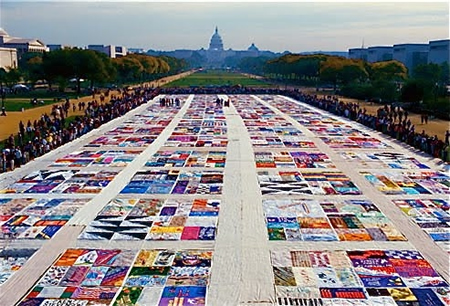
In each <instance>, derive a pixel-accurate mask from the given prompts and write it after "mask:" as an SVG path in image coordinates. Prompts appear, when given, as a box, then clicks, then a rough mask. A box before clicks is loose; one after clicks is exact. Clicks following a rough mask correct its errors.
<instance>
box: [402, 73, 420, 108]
mask: <svg viewBox="0 0 450 306" xmlns="http://www.w3.org/2000/svg"><path fill="white" fill-rule="evenodd" d="M424 96H425V85H424V83H423V82H421V81H419V80H414V79H413V80H409V81H407V82H406V83H405V85H403V87H402V91H401V99H402V101H403V102H412V103H419V102H420V101H423V99H424Z"/></svg>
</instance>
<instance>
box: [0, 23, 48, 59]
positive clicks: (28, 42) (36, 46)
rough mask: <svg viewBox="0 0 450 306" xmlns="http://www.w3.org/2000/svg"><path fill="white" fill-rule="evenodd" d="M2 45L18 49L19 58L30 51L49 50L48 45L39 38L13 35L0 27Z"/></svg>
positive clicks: (40, 51)
mask: <svg viewBox="0 0 450 306" xmlns="http://www.w3.org/2000/svg"><path fill="white" fill-rule="evenodd" d="M0 47H2V48H12V49H16V50H17V58H19V59H20V57H21V56H22V55H23V54H25V53H28V52H38V53H44V52H46V51H48V48H47V46H46V45H45V44H44V43H43V42H42V41H40V40H39V39H34V38H33V39H30V38H21V37H13V36H10V35H9V34H8V33H7V32H6V31H5V30H3V29H2V28H0Z"/></svg>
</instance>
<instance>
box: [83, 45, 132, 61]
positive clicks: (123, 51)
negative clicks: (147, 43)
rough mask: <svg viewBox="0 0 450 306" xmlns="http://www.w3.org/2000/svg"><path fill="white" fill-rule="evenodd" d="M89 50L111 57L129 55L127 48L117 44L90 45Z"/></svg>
mask: <svg viewBox="0 0 450 306" xmlns="http://www.w3.org/2000/svg"><path fill="white" fill-rule="evenodd" d="M87 48H88V49H89V50H94V51H97V52H101V53H105V54H106V55H108V57H109V58H116V57H122V56H125V55H127V48H126V47H124V46H115V45H107V46H105V45H88V47H87Z"/></svg>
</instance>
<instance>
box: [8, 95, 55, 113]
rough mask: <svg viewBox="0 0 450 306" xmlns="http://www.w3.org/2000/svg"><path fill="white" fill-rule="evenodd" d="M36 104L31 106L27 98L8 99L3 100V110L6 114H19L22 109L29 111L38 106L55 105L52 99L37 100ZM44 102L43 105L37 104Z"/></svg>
mask: <svg viewBox="0 0 450 306" xmlns="http://www.w3.org/2000/svg"><path fill="white" fill-rule="evenodd" d="M37 100H38V104H37V105H33V104H31V103H30V99H28V98H8V97H6V99H5V109H6V111H7V112H8V111H9V112H20V111H21V110H22V108H23V109H29V108H35V107H39V106H44V105H49V104H54V103H57V102H55V101H53V99H49V98H44V99H39V98H38V99H37ZM41 100H42V101H44V104H41V103H39V101H41Z"/></svg>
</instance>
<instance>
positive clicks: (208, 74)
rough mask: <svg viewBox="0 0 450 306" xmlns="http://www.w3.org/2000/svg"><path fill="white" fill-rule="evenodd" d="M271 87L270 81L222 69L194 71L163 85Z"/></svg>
mask: <svg viewBox="0 0 450 306" xmlns="http://www.w3.org/2000/svg"><path fill="white" fill-rule="evenodd" d="M234 85H241V86H245V87H249V86H252V87H270V86H272V85H271V84H269V83H266V82H264V81H261V80H258V79H254V78H250V77H248V76H245V75H242V74H240V73H233V72H228V71H220V70H207V71H200V72H196V73H193V74H191V75H189V76H187V77H185V78H182V79H178V80H175V81H173V82H169V83H166V84H164V86H163V87H191V86H198V87H208V86H234Z"/></svg>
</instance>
